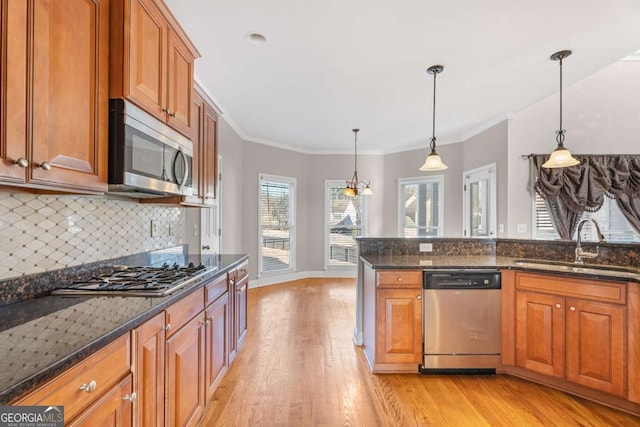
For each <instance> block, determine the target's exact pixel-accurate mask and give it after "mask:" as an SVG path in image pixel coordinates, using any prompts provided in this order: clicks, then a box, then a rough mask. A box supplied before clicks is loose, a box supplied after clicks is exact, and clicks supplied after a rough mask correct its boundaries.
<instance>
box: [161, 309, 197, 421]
mask: <svg viewBox="0 0 640 427" xmlns="http://www.w3.org/2000/svg"><path fill="white" fill-rule="evenodd" d="M204 356H205V354H204V314H200V315H198V316H196V317H195V318H193V319H192V320H191V321H190V322H189V323H187V324H186V325H185V326H183V327H182V328H181V329H180V330H179V331H177V332H176V333H175V334H174V335H173V336H171V337H170V338H168V339H167V345H166V374H165V384H166V386H165V390H166V414H165V420H166V424H167V425H168V426H171V427H173V426H180V427H183V426H193V425H196V424H197V422H198V420H199V419H200V416H201V415H202V411H203V409H204V405H205V397H204V391H205V386H204Z"/></svg>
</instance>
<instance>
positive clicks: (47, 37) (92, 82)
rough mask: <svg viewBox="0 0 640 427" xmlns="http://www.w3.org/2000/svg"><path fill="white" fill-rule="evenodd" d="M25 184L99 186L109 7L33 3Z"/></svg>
mask: <svg viewBox="0 0 640 427" xmlns="http://www.w3.org/2000/svg"><path fill="white" fill-rule="evenodd" d="M32 14H33V16H32V23H33V24H32V28H31V29H30V31H32V32H33V37H32V38H31V42H32V46H31V47H32V55H33V60H32V61H31V70H30V71H31V73H30V78H31V80H30V82H29V84H30V85H31V87H32V88H33V89H32V91H31V94H32V96H33V99H32V102H31V110H32V114H31V120H32V124H31V127H30V128H31V135H30V138H29V139H30V141H31V145H32V158H31V159H30V160H31V168H30V169H29V172H30V176H28V179H27V180H28V181H29V182H30V183H31V184H35V185H40V184H42V185H51V184H53V185H55V186H58V187H67V188H70V189H85V190H89V191H100V192H102V191H106V189H107V167H106V166H107V164H106V162H107V120H108V116H107V113H108V111H107V106H108V105H107V104H108V103H107V91H108V82H109V80H108V75H107V72H108V61H109V50H108V48H109V44H108V43H109V39H108V36H109V21H108V19H109V6H108V2H107V4H102V3H101V2H100V1H99V0H69V1H49V0H34V1H33V10H32Z"/></svg>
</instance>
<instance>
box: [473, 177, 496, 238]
mask: <svg viewBox="0 0 640 427" xmlns="http://www.w3.org/2000/svg"><path fill="white" fill-rule="evenodd" d="M489 196H490V194H489V180H488V179H480V180H478V181H475V182H471V183H470V184H469V203H470V206H471V209H470V214H471V236H472V237H477V236H489V221H490V220H491V218H490V215H491V211H490V209H489Z"/></svg>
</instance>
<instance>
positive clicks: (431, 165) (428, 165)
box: [420, 65, 447, 172]
mask: <svg viewBox="0 0 640 427" xmlns="http://www.w3.org/2000/svg"><path fill="white" fill-rule="evenodd" d="M442 70H444V67H443V66H442V65H432V66H431V67H429V68H427V73H429V74H433V124H432V125H433V127H432V129H433V133H432V136H431V140H430V141H429V147H430V148H431V153H429V155H428V156H427V159H426V160H425V161H424V164H423V165H422V166H420V170H421V171H426V172H431V171H441V170H445V169H446V168H447V165H445V164H444V163H442V159H441V158H440V156H439V155H438V153H436V76H437V75H438V73H441V72H442Z"/></svg>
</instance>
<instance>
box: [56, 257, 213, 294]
mask: <svg viewBox="0 0 640 427" xmlns="http://www.w3.org/2000/svg"><path fill="white" fill-rule="evenodd" d="M215 270H217V268H212V267H205V266H203V265H202V264H201V265H194V264H193V263H190V264H189V265H187V266H179V265H177V264H174V265H168V264H165V265H163V266H162V267H126V266H120V267H114V268H113V269H112V270H110V271H107V272H103V273H100V274H97V275H95V276H93V277H91V278H89V279H87V280H82V281H78V282H73V283H72V284H70V285H68V286H65V287H62V288H60V289H57V290H55V291H53V292H52V294H53V295H103V296H116V295H118V296H145V297H157V296H165V295H169V294H171V293H172V292H175V291H177V290H179V289H182V288H184V287H186V286H188V285H190V284H193V283H194V282H195V281H198V280H200V279H202V278H203V277H205V276H208V274H209V273H211V272H213V271H215Z"/></svg>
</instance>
